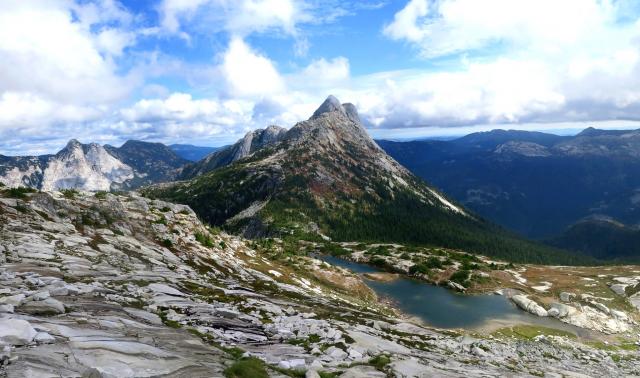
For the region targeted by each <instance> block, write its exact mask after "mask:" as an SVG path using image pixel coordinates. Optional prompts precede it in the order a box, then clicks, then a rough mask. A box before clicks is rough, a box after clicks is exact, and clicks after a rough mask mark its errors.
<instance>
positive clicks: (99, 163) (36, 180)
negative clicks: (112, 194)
mask: <svg viewBox="0 0 640 378" xmlns="http://www.w3.org/2000/svg"><path fill="white" fill-rule="evenodd" d="M186 163H187V161H186V160H184V159H182V158H180V157H178V156H177V155H176V154H175V153H174V152H173V151H171V150H170V149H169V148H167V147H166V146H164V145H162V144H160V143H147V142H139V141H128V142H127V143H125V144H124V145H123V146H122V147H120V148H116V147H112V146H109V145H107V146H101V145H99V144H96V143H91V144H81V143H80V142H78V141H77V140H75V139H74V140H71V141H70V142H69V143H68V144H67V145H66V146H65V148H63V149H62V150H60V152H58V153H57V154H55V155H45V156H33V157H4V156H3V157H0V182H2V183H4V184H5V185H7V186H13V187H16V186H28V187H32V188H36V189H41V190H57V189H81V190H89V191H98V190H111V189H130V188H135V187H139V186H141V185H148V184H151V183H156V182H164V181H169V180H172V179H174V178H175V176H176V174H177V169H178V168H180V167H182V166H183V165H184V164H186Z"/></svg>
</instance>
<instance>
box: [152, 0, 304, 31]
mask: <svg viewBox="0 0 640 378" xmlns="http://www.w3.org/2000/svg"><path fill="white" fill-rule="evenodd" d="M302 4H303V3H302V2H299V1H295V0H163V1H162V3H161V4H160V7H159V10H160V14H161V18H162V27H163V28H164V29H165V30H166V31H168V32H170V33H178V34H180V35H182V36H183V37H186V38H188V30H185V29H196V30H197V29H200V30H202V29H204V30H206V31H209V32H210V31H214V32H215V31H221V30H225V31H228V32H231V33H232V34H235V35H240V36H244V35H247V34H250V33H253V32H266V31H271V30H278V31H281V32H284V33H286V34H295V25H296V23H297V22H299V21H301V20H303V19H306V18H307V15H306V13H305V11H304V7H303V6H302Z"/></svg>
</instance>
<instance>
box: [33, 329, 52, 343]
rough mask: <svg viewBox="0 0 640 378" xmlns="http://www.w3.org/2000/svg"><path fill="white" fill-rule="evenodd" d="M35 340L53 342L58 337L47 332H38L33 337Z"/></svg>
mask: <svg viewBox="0 0 640 378" xmlns="http://www.w3.org/2000/svg"><path fill="white" fill-rule="evenodd" d="M33 340H34V341H35V342H37V343H38V344H51V343H53V342H54V341H56V339H55V338H54V337H53V336H51V335H50V334H48V333H46V332H38V334H37V335H36V336H35V337H34V338H33Z"/></svg>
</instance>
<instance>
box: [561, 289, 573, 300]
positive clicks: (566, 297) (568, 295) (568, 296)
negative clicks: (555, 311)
mask: <svg viewBox="0 0 640 378" xmlns="http://www.w3.org/2000/svg"><path fill="white" fill-rule="evenodd" d="M575 297H576V295H575V294H573V293H567V292H566V291H563V292H561V293H560V300H561V301H563V302H571V301H572V300H573V299H574V298H575Z"/></svg>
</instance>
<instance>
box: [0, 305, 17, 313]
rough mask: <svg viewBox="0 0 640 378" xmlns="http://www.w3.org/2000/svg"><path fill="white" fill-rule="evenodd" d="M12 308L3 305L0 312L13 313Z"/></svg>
mask: <svg viewBox="0 0 640 378" xmlns="http://www.w3.org/2000/svg"><path fill="white" fill-rule="evenodd" d="M13 311H14V308H13V305H12V304H3V305H0V312H8V313H13Z"/></svg>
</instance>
